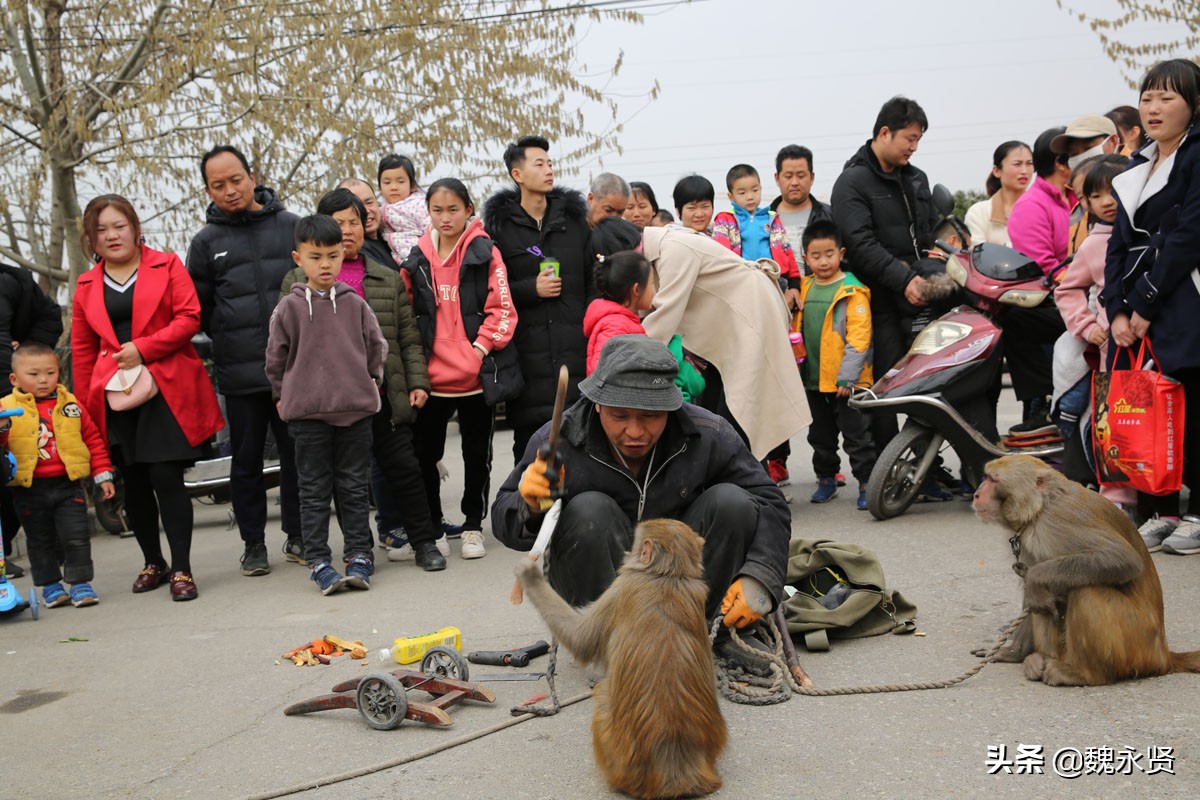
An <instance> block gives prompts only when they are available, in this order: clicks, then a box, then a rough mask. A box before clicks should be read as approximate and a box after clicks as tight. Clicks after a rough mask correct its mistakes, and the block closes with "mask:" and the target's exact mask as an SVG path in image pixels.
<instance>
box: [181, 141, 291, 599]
mask: <svg viewBox="0 0 1200 800" xmlns="http://www.w3.org/2000/svg"><path fill="white" fill-rule="evenodd" d="M200 174H201V175H202V176H203V178H204V188H205V191H206V192H207V193H208V196H209V198H210V199H211V200H212V203H210V204H209V206H208V212H207V224H206V225H205V226H204V227H203V228H201V229H200V232H199V233H197V234H196V235H195V236H194V237H193V238H192V243H191V246H190V247H189V248H188V254H187V268H188V272H189V273H190V274H191V276H192V281H193V282H194V283H195V284H196V294H197V295H198V296H199V298H200V324H201V328H202V329H203V330H204V332H205V333H207V334H208V335H209V336H210V337H212V340H213V361H214V363H215V364H216V379H217V380H216V383H217V390H218V391H219V392H220V393H221V394H222V395H223V396H224V397H225V418H226V421H227V422H228V423H229V440H230V444H231V446H232V448H233V459H232V461H233V463H232V466H231V468H230V475H229V477H230V482H229V487H230V497H231V500H232V503H233V514H234V517H235V518H236V519H237V523H238V530H239V531H240V532H241V536H242V541H243V542H244V544H245V550H244V552H243V553H242V559H241V569H242V574H243V575H248V576H253V575H266V574H267V573H268V572H270V571H271V565H270V563H269V562H268V560H267V548H266V542H265V539H266V526H267V495H266V485H265V483H264V481H263V448H264V446H265V444H266V438H267V429H268V428H270V429H271V430H272V431H274V433H275V443H276V445H277V446H278V447H279V469H280V485H279V491H280V503H281V509H282V518H283V519H282V526H283V532H284V533H285V534H286V535H287V537H288V538H287V542H286V543H285V544H284V550H283V552H284V554H285V555H286V556H287V558H288V560H291V561H297V562H299V563H304V553H303V546H302V544H301V540H300V504H299V493H298V490H297V487H296V465H295V451H294V449H293V447H292V440H291V437H289V436H288V431H287V425H286V423H284V422H283V421H282V420H281V419H280V418H279V413H278V412H277V411H276V410H275V403H274V402H273V401H272V399H271V385H270V384H269V383H268V382H267V376H266V373H265V372H264V369H263V366H264V362H265V358H266V350H267V331H268V324H269V322H270V319H271V312H272V311H274V310H275V302H276V300H277V299H278V298H279V285H280V284H281V283H282V282H283V276H284V275H286V274H287V273H288V272H289V271H290V270H291V269H292V267H293V266H294V264H293V263H292V250H294V249H295V228H296V220H297V219H298V218H297V216H296V215H295V214H292V213H290V212H288V211H285V210H284V208H283V203H281V202H279V199H278V198H277V197H276V196H275V192H274V191H272V190H271V189H268V188H266V187H265V186H257V185H256V183H255V180H254V174H253V173H252V172H251V171H250V164H249V162H248V161H246V157H245V156H244V155H242V154H241V152H239V151H238V150H237V148H235V147H230V146H228V145H221V146H218V147H214V148H213V149H212V150H209V151H208V152H207V153H205V154H204V157H203V158H202V159H201V160H200Z"/></svg>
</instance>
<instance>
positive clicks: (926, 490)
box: [917, 479, 954, 503]
mask: <svg viewBox="0 0 1200 800" xmlns="http://www.w3.org/2000/svg"><path fill="white" fill-rule="evenodd" d="M953 499H954V495H952V494H950V493H949V492H947V491H946V490H945V489H943V488H942V485H941V484H940V483H938V482H937V481H935V480H932V479H931V480H927V481H925V483H924V484H922V485H921V491H920V492H919V493H918V494H917V501H918V502H921V503H944V502H946V501H947V500H953Z"/></svg>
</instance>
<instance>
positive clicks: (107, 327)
mask: <svg viewBox="0 0 1200 800" xmlns="http://www.w3.org/2000/svg"><path fill="white" fill-rule="evenodd" d="M83 228H84V232H83V244H84V248H85V250H87V251H90V252H92V253H94V254H95V255H96V256H97V258H98V263H97V264H96V266H95V267H94V268H92V269H91V270H89V271H88V272H86V273H84V274H83V275H81V276H80V277H79V281H78V282H77V283H76V286H75V301H74V307H73V310H72V323H71V351H72V355H71V358H72V371H73V375H74V388H75V395H76V397H77V398H78V399H79V402H80V403H82V404H83V406H84V408H86V409H87V411H88V413H89V414H90V415H91V417H92V419H94V420H95V421H96V424H97V425H98V426H99V427H100V430H101V433H102V434H103V435H104V437H105V440H106V441H107V442H108V443H109V445H110V447H111V448H112V450H113V460H114V462H115V463H116V464H117V466H118V468H119V469H120V471H121V474H122V477H123V478H124V482H125V509H126V513H127V514H128V516H129V520H130V525H131V527H132V528H133V531H134V535H135V536H136V537H137V540H138V544H139V545H141V548H142V552H143V555H144V556H145V558H146V566H145V568H144V569H143V570H142V572H141V574H139V575H138V577H137V580H135V581H134V584H133V591H134V592H144V591H149V590H151V589H155V588H157V587H158V586H160V585H162V584H163V583H165V582H167V581H168V580H169V581H170V583H171V595H172V597H173V598H174V599H176V600H190V599H192V598H194V597H195V596H196V584H195V581H194V580H193V579H192V575H191V566H190V560H189V553H190V550H191V538H192V504H191V498H190V497H189V496H188V494H187V492H186V490H185V489H184V486H183V472H184V470H185V469H186V468H187V467H189V466H190V465H191V464H192V463H194V462H195V461H196V460H197V459H198V458H199V457H200V456H201V451H200V449H199V448H200V446H201V445H203V443H204V442H206V441H208V439H209V438H210V437H211V436H212V435H213V434H214V433H216V432H217V431H218V430H219V429H221V428H222V427H224V424H225V421H224V419H223V417H222V416H221V410H220V407H219V406H218V404H217V398H216V395H215V394H214V392H213V388H212V384H211V382H210V381H209V379H208V374H207V373H206V372H205V370H204V365H203V364H202V363H201V361H200V358H199V356H197V355H196V349H195V348H194V347H193V346H192V342H191V340H192V336H194V335H195V334H196V333H197V332H198V331H199V330H200V303H199V301H198V300H197V298H196V290H195V287H194V286H193V284H192V280H191V278H190V277H189V276H188V273H187V270H186V269H185V268H184V266H183V263H182V262H181V261H180V260H179V258H178V257H177V256H175V255H172V254H167V253H161V252H159V251H157V250H152V249H150V248H148V247H146V246H145V244H143V243H142V232H141V223H140V222H139V221H138V217H137V212H135V211H134V209H133V206H132V205H131V204H130V203H129V201H128V200H126V199H125V198H123V197H120V196H118V195H102V196H100V197H97V198H95V199H94V200H92V202H90V203H89V204H88V207H87V209H86V211H85V212H84V217H83ZM138 365H142V366H143V367H144V368H145V369H146V370H148V371H149V373H150V375H151V376H152V377H153V378H154V382H155V383H156V384H157V386H158V391H159V393H158V395H156V396H155V397H153V398H151V399H150V400H149V401H148V402H146V403H144V404H143V405H140V406H138V407H136V408H133V409H128V410H124V411H114V410H112V409H111V408H110V407H109V406H108V404H107V402H106V397H105V389H106V387H107V386H108V384H109V381H111V380H112V379H113V377H114V376H115V375H116V373H117V370H118V368H123V369H129V368H133V367H136V366H138ZM160 515H161V518H162V525H163V530H164V531H165V532H166V535H167V541H168V543H169V545H170V548H171V567H170V568H168V567H167V564H166V561H165V559H164V558H163V554H162V545H161V542H160V541H159V530H158V521H159V516H160Z"/></svg>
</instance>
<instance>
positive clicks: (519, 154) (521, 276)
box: [483, 136, 596, 459]
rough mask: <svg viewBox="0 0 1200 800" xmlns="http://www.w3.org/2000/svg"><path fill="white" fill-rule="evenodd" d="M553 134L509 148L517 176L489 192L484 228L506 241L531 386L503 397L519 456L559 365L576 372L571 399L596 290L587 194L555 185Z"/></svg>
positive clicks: (516, 336) (543, 410)
mask: <svg viewBox="0 0 1200 800" xmlns="http://www.w3.org/2000/svg"><path fill="white" fill-rule="evenodd" d="M549 148H550V144H549V142H547V141H546V140H545V139H543V138H541V137H540V136H525V137H523V138H521V139H519V140H518V141H517V142H516V143H515V144H510V145H509V146H508V149H506V150H505V151H504V166H505V169H507V170H508V174H509V176H510V177H511V178H512V179H513V180H514V181H515V182H516V184H517V186H516V188H515V189H504V190H501V191H499V192H497V193H496V194H494V195H492V196H491V197H490V198H488V200H487V202H486V203H484V206H483V224H484V230H486V231H487V234H488V236H489V237H490V238H491V240H492V241H493V242H494V243H495V244H496V247H498V248H500V256H501V257H502V258H503V259H504V265H505V266H506V267H508V283H509V286H510V288H511V290H512V298H513V303H514V304H515V305H516V307H517V316H518V319H519V320H520V322H518V324H517V327H516V330H515V331H514V332H513V340H512V345H510V346H515V347H516V352H517V358H518V360H519V361H520V363H521V374H522V376H523V377H524V379H525V388H524V390H523V391H522V392H521V396H520V397H518V398H517V399H516V400H512V401H510V402H508V403H506V404H505V413H506V415H507V417H508V421H509V423H510V424H511V425H512V426H513V458H514V459H520V458H521V454H522V453H523V452H524V451H525V443H526V442H528V441H529V437H530V436H532V435H533V432H534V431H536V430H537V429H538V428H539V427H540V426H541V425H542V424H543V423H544V422H546V420H548V419H550V413H551V411H552V410H553V408H554V392H555V388H556V386H557V382H558V368H559V366H560V365H562V364H566V365H567V370H568V372H569V373H570V375H571V383H570V393H569V394H568V399H569V400H574V399H575V398H576V397H578V396H579V388H578V384H579V381H580V379H582V378H583V376H584V374H585V372H586V366H587V337H586V336H584V334H583V314H584V312H585V311H586V310H587V305H588V303H589V302H590V301H591V299H592V297H593V296H594V294H595V287H594V284H593V282H592V263H593V262H594V260H595V257H596V254H595V253H594V252H593V251H592V244H591V228H590V227H589V226H588V209H587V202H586V201H585V200H584V198H583V195H581V194H580V193H579V192H575V191H572V190H570V189H561V188H557V187H555V186H554V165H553V163H552V162H551V160H550V154H549V152H548V150H549Z"/></svg>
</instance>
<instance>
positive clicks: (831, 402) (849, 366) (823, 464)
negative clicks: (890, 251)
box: [800, 220, 875, 511]
mask: <svg viewBox="0 0 1200 800" xmlns="http://www.w3.org/2000/svg"><path fill="white" fill-rule="evenodd" d="M801 242H802V244H803V246H804V263H805V264H807V265H808V268H809V270H810V271H811V272H812V274H811V275H809V276H808V277H807V278H805V279H804V280H803V281H802V282H801V283H800V303H801V310H800V331H801V333H803V334H804V344H805V346H806V347H807V348H808V357H807V358H806V359H805V361H804V363H803V364H801V365H800V376H801V377H802V378H803V379H804V391H805V393H806V394H807V395H808V407H809V409H810V410H811V411H812V415H813V420H812V424H811V425H809V426H808V443H809V445H811V446H812V449H813V471H814V472H816V473H817V491H816V492H815V493H814V494H813V495H812V497H810V498H809V499H810V500H812V502H814V503H828V502H829V501H830V500H832V499H833V498H835V497H837V478H836V477H835V476H836V475H837V473H838V472H839V471H840V470H841V466H842V465H841V462H840V460H839V459H838V433H839V432H840V433H841V434H842V449H844V450H845V451H846V455H848V456H849V457H850V469H851V471H852V472H853V473H854V477H855V478H857V479H858V501H857V505H858V508H859V510H860V511H865V510H867V480H868V479H869V478H870V477H871V470H872V469H874V468H875V448H874V447H873V446H872V445H871V442H870V440H869V439H868V438H867V426H866V421H865V420H864V419H863V416H862V414H861V413H859V411H858V410H857V409H853V408H851V407H850V405H849V398H850V393H851V391H853V390H854V388H855V387H857V386H870V385H871V353H872V349H871V292H870V291H869V290H868V289H867V287H865V286H864V285H863V284H862V282H860V281H859V280H858V278H856V277H854V275H852V274H850V273H849V272H843V271H842V258H843V257H844V256H845V255H846V248H844V247H842V236H841V234H840V233H839V232H838V228H837V225H835V224H834V223H833V222H831V221H829V220H818V221H817V222H812V223H809V225H808V227H807V228H805V229H804V235H803V236H802V237H801Z"/></svg>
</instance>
